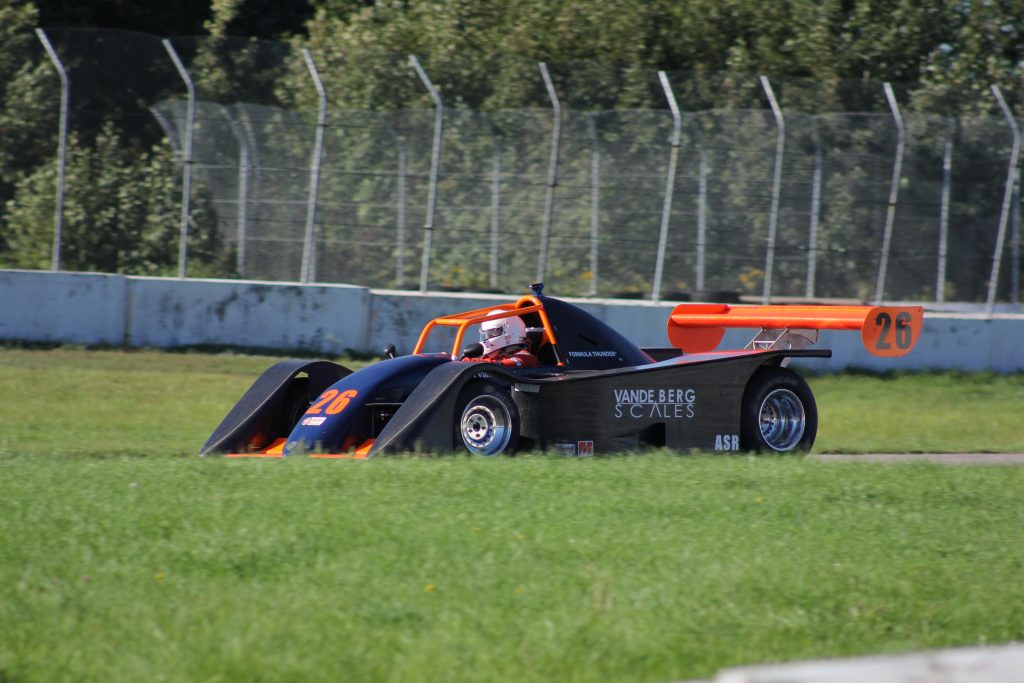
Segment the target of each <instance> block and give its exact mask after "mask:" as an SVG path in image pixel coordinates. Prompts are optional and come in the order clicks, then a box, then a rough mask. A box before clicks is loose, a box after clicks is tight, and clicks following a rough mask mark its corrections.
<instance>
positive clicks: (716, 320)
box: [668, 304, 924, 356]
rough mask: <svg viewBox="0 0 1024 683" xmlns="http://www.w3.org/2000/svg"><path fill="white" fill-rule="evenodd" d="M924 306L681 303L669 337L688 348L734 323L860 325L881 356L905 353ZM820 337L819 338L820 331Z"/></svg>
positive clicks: (707, 347) (710, 340)
mask: <svg viewBox="0 0 1024 683" xmlns="http://www.w3.org/2000/svg"><path fill="white" fill-rule="evenodd" d="M923 321H924V309H923V308H921V307H920V306H788V305H773V306H730V305H729V304H679V305H678V306H676V307H675V309H674V310H673V311H672V314H671V315H670V316H669V319H668V339H669V342H670V343H671V344H672V345H673V346H675V347H676V348H677V349H680V350H682V351H684V352H687V353H701V352H705V351H713V350H714V349H715V348H717V347H718V344H719V343H720V342H721V341H722V337H723V336H724V335H725V329H726V328H730V327H748V328H755V329H760V330H762V331H767V330H781V331H798V330H852V331H856V330H859V331H860V338H861V341H862V342H863V343H864V348H866V349H867V350H868V351H870V352H871V353H873V354H874V355H876V356H903V355H905V354H907V353H909V352H910V350H911V349H912V348H914V345H915V344H916V343H917V338H918V337H919V336H920V335H921V327H922V324H923ZM814 341H816V336H815V339H814Z"/></svg>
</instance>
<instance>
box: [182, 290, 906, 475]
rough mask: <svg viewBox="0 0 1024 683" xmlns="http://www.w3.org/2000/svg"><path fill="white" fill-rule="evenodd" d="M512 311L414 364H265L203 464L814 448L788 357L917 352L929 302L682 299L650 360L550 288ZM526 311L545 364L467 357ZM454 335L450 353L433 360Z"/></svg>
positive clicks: (814, 418) (455, 328)
mask: <svg viewBox="0 0 1024 683" xmlns="http://www.w3.org/2000/svg"><path fill="white" fill-rule="evenodd" d="M531 290H532V293H531V294H530V295H528V296H524V297H522V298H520V299H518V300H516V301H513V302H509V303H505V304H499V305H495V306H488V307H486V308H481V309H477V310H473V311H467V312H464V313H458V314H455V315H452V316H447V317H442V318H437V319H435V320H432V321H430V322H429V323H427V325H426V327H425V328H424V330H423V332H422V333H421V335H420V338H419V341H418V342H417V344H416V347H415V349H414V350H413V352H412V353H411V354H410V355H407V356H396V355H395V353H394V349H393V347H389V349H388V350H387V355H388V358H385V359H384V360H381V361H379V362H377V363H374V364H372V365H369V366H367V367H365V368H363V369H361V370H358V371H356V372H353V371H351V370H349V369H347V368H345V367H344V366H341V365H338V364H336V363H332V362H329V361H300V360H295V361H285V362H282V363H278V364H276V365H274V366H272V367H270V368H269V369H267V370H266V371H265V372H264V373H263V374H262V375H261V376H260V377H259V378H258V379H257V380H256V382H255V383H254V384H253V385H252V387H251V388H250V389H249V390H248V391H247V392H246V393H245V394H244V395H243V396H242V398H241V399H240V400H239V401H238V403H237V404H236V405H235V406H234V408H232V409H231V411H230V412H229V413H228V415H227V416H226V417H225V418H224V420H223V421H222V422H221V423H220V425H219V426H218V427H217V428H216V430H214V432H213V434H212V435H211V436H210V438H209V439H208V440H207V442H206V444H205V445H204V446H203V448H202V451H201V452H202V454H203V455H207V454H214V453H224V454H226V455H229V456H233V457H286V456H289V455H296V454H303V455H307V456H309V457H322V458H354V459H362V458H368V457H371V456H374V455H377V454H379V453H397V452H452V451H463V452H465V451H468V452H470V453H474V454H478V455H498V454H507V453H514V452H516V451H517V450H530V451H540V450H547V451H557V452H561V453H567V454H573V455H591V454H594V453H611V452H618V451H631V450H637V449H640V448H645V447H656V448H661V447H665V448H670V449H674V450H681V451H688V450H700V451H733V452H736V451H768V452H789V451H806V450H809V449H810V448H811V446H812V444H813V443H814V438H815V435H816V433H817V426H818V424H817V423H818V414H817V408H816V406H815V402H814V397H813V395H812V394H811V390H810V388H809V387H808V386H807V383H806V382H805V381H804V380H803V379H802V378H801V377H800V376H799V375H798V374H797V373H795V372H793V371H792V370H790V369H788V368H787V367H786V365H787V362H788V360H789V359H791V358H796V357H820V358H827V357H829V356H831V351H829V350H824V349H821V350H818V349H812V348H809V347H810V346H812V345H813V344H814V343H815V342H816V341H817V338H818V330H821V329H844V330H860V331H861V337H862V339H863V341H864V344H865V346H866V347H867V348H868V349H869V350H870V351H871V352H872V353H875V354H877V355H883V356H898V355H903V354H905V353H907V352H909V351H910V349H911V348H912V347H913V346H914V344H915V343H916V342H917V337H918V336H919V334H920V330H921V326H922V317H923V312H922V309H921V308H919V307H869V306H784V305H782V306H738V305H737V306H730V305H726V304H680V305H678V306H677V307H676V308H675V309H674V310H673V312H672V313H671V315H670V316H669V321H668V338H669V341H670V343H671V344H672V346H671V347H669V348H658V349H641V348H639V347H637V346H636V345H634V344H633V343H631V342H630V341H629V340H627V339H626V338H625V337H624V336H623V335H621V334H619V333H618V332H616V331H615V330H613V329H612V328H610V327H609V326H608V325H605V324H604V323H602V322H601V321H600V320H598V319H596V318H595V317H593V316H592V315H590V314H589V313H587V312H586V311H584V310H582V309H581V308H578V307H577V306H574V305H572V304H570V303H568V302H566V301H561V300H559V299H556V298H552V297H547V296H544V295H543V293H542V286H541V285H534V286H533V287H532V288H531ZM512 315H518V316H519V317H520V318H521V319H522V321H523V322H524V323H525V324H526V326H527V330H528V337H529V343H530V345H531V347H532V348H531V351H532V352H533V354H534V355H535V356H536V357H537V358H538V359H539V360H540V363H541V366H540V367H536V368H509V367H504V366H502V365H498V364H493V363H484V362H462V360H463V359H465V358H466V357H467V356H473V355H475V354H478V353H479V345H469V346H468V347H467V348H466V349H465V350H464V351H462V352H459V349H461V348H462V342H463V339H464V338H465V337H466V333H467V332H468V331H469V330H471V329H473V328H474V326H479V325H480V324H481V323H485V322H487V321H490V320H495V319H499V318H503V317H507V316H512ZM727 327H748V328H752V329H756V330H758V331H757V332H756V334H755V336H754V337H753V339H752V340H751V342H750V343H749V344H747V345H746V347H745V348H742V349H734V350H716V347H717V346H718V344H719V343H720V341H721V340H722V338H723V336H724V333H725V328H727ZM439 330H447V333H448V335H449V338H450V337H454V340H453V341H452V342H451V350H450V351H444V352H430V353H428V352H425V351H424V349H425V348H426V347H427V344H428V342H429V340H430V338H431V335H432V333H435V334H434V336H435V337H436V336H438V335H437V334H436V333H437V332H438V331H439Z"/></svg>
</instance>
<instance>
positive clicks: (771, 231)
mask: <svg viewBox="0 0 1024 683" xmlns="http://www.w3.org/2000/svg"><path fill="white" fill-rule="evenodd" d="M761 87H762V88H763V89H764V94H765V95H766V96H767V97H768V103H769V104H770V105H771V107H772V114H774V115H775V125H776V127H777V128H778V135H777V136H776V139H775V169H774V172H773V173H772V208H771V211H770V213H769V214H768V248H767V250H766V254H765V259H764V291H763V293H762V296H761V298H762V300H763V302H764V303H766V304H767V303H769V302H770V301H771V299H772V270H773V269H774V267H775V238H776V235H777V234H778V230H779V196H780V194H781V193H782V159H783V152H784V151H785V145H786V119H785V118H784V117H783V116H782V108H781V107H779V103H778V101H777V100H776V99H775V91H774V90H772V84H771V83H769V82H768V77H767V76H761Z"/></svg>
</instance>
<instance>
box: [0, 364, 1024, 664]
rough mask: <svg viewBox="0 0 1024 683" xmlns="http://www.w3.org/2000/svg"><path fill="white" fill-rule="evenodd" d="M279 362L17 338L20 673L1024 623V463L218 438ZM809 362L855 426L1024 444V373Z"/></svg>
mask: <svg viewBox="0 0 1024 683" xmlns="http://www.w3.org/2000/svg"><path fill="white" fill-rule="evenodd" d="M273 361H274V359H266V358H254V357H239V356H230V355H218V356H211V355H200V354H160V353H143V352H139V353H128V354H125V353H114V352H89V351H74V350H57V351H46V352H43V351H29V350H12V349H6V350H0V396H2V398H0V416H2V418H0V424H2V427H3V432H2V436H0V439H2V441H0V681H4V682H5V683H6V682H7V681H41V680H65V679H75V680H89V681H93V680H95V681H100V680H102V681H136V680H147V681H148V680H168V681H194V680H225V681H234V680H264V681H295V680H330V681H335V680H346V681H349V680H351V681H364V680H366V681H391V680H409V681H453V680H473V681H492V680H493V681H534V680H536V681H662V680H672V679H685V678H692V677H701V676H704V677H706V676H710V675H712V674H713V673H714V672H715V671H717V670H719V669H721V668H722V667H725V666H732V665H739V664H745V663H757V662H769V661H784V660H793V659H803V658H810V657H826V656H843V655H855V654H867V653H879V652H901V651H908V650H916V649H922V648H931V647H943V646H954V645H975V644H979V643H1000V642H1007V641H1011V640H1021V639H1024V613H1022V612H1021V610H1020V609H1019V605H1021V604H1024V555H1022V554H1021V551H1020V548H1021V547H1024V506H1021V504H1020V501H1021V500H1024V468H1016V467H942V466H936V465H928V464H912V465H870V464H861V463H853V464H835V463H822V462H816V461H812V460H807V459H803V458H797V457H783V458H771V457H762V458H751V457H746V456H732V457H726V456H717V457H716V456H674V455H669V454H666V453H655V454H651V455H645V456H637V455H632V456H628V455H627V456H621V457H607V458H590V459H582V460H579V459H573V458H561V457H556V456H538V455H527V456H525V457H519V458H512V459H502V458H499V459H472V458H467V457H447V458H436V459H430V458H386V459H377V460H372V461H369V462H363V463H355V462H338V461H330V462H324V461H313V460H307V459H305V458H294V459H290V460H287V461H230V460H225V459H222V458H206V459H201V458H197V457H194V453H195V452H196V450H197V449H198V446H199V445H200V444H201V443H202V441H203V440H205V438H206V436H207V434H208V432H209V431H210V430H211V429H212V428H213V426H215V424H216V423H217V421H219V419H220V417H221V416H222V415H223V413H224V412H225V411H226V410H227V408H228V407H230V405H231V403H232V402H233V401H234V400H235V399H236V398H237V397H238V395H240V394H241V393H242V391H244V389H245V388H246V387H247V386H248V384H249V383H250V382H251V381H252V379H253V378H254V377H255V375H256V374H257V373H258V372H259V371H261V370H262V369H263V368H264V367H265V366H266V365H267V364H269V363H270V362H273ZM811 384H812V387H813V388H814V390H815V393H816V395H817V396H818V399H819V404H820V405H821V409H822V427H821V433H820V436H819V445H820V446H821V447H823V448H825V449H827V450H854V451H870V450H899V449H902V448H907V447H908V446H906V445H905V444H919V446H913V445H911V446H909V447H910V448H918V447H920V448H924V447H929V448H931V446H928V444H932V443H937V444H938V446H935V449H936V450H944V451H946V450H975V449H974V448H972V447H971V446H970V444H971V443H972V442H971V440H970V434H966V435H964V434H962V433H961V432H964V431H966V430H968V428H969V424H968V423H969V422H970V421H971V420H973V419H981V420H982V421H983V422H984V421H986V420H987V421H988V423H989V424H991V425H993V426H992V427H991V429H989V430H988V432H985V434H987V435H988V436H987V437H986V438H987V439H988V440H985V441H983V442H982V446H983V448H982V449H983V450H1015V449H1020V441H1019V437H1017V436H1016V435H1013V434H1011V433H1010V432H1012V430H1011V429H1009V427H1008V426H1007V427H1004V426H1003V425H1004V423H1005V424H1006V425H1008V424H1009V423H1010V421H1011V417H1012V415H1011V413H1012V412H1013V411H1014V407H1013V405H1012V404H1011V405H1009V406H1007V405H1004V404H1005V403H1006V402H1007V401H1016V405H1017V406H1019V405H1020V398H1021V391H1022V381H1021V378H1020V377H987V378H978V377H975V376H956V375H907V376H898V377H889V378H879V377H872V376H842V377H834V378H830V377H812V378H811ZM960 389H962V391H958V390H960ZM891 394H896V395H897V396H898V397H901V398H897V399H893V398H890V395H891ZM957 395H960V396H963V395H969V396H970V397H971V401H970V402H964V401H961V402H959V403H958V404H954V403H951V402H954V400H955V396H957ZM967 403H969V404H970V406H972V407H971V408H970V409H969V410H977V411H978V412H977V413H971V412H968V414H967V416H966V417H964V418H961V417H960V411H959V410H956V411H954V410H953V408H954V407H956V406H959V407H960V408H963V407H964V406H965V405H967ZM923 408H925V409H927V410H922V409H923ZM940 409H941V410H940ZM915 410H917V411H921V412H930V411H932V410H935V411H939V414H938V415H935V416H922V417H920V418H917V421H916V422H914V423H913V424H910V425H908V424H905V421H906V420H908V419H911V418H912V416H913V415H914V414H915ZM965 410H967V409H966V408H965ZM837 420H838V422H837ZM933 420H934V422H932V421H933ZM922 421H924V422H923V423H922ZM958 421H960V422H961V424H960V427H959V428H957V426H956V424H957V423H958ZM950 422H952V423H954V424H953V425H952V426H947V424H946V423H950ZM922 424H923V425H924V426H925V427H927V428H928V429H929V430H932V431H934V430H945V431H941V432H938V433H939V434H948V435H949V440H948V441H947V440H940V437H939V436H936V435H935V434H933V433H931V432H930V433H929V435H928V437H927V438H924V437H921V436H920V435H917V436H913V437H900V434H901V433H902V431H905V430H907V429H908V428H909V427H914V428H917V429H922ZM983 435H984V434H983ZM901 438H907V439H915V440H914V441H901ZM844 440H846V441H849V442H850V443H852V446H851V447H850V448H849V449H844V448H843V441H844ZM889 440H892V441H893V442H895V443H896V444H897V446H896V447H895V448H887V447H886V446H887V445H888V444H889V443H890V441H889ZM957 444H965V446H964V447H963V448H958V447H957ZM816 450H820V448H819V449H816ZM182 456H185V457H182Z"/></svg>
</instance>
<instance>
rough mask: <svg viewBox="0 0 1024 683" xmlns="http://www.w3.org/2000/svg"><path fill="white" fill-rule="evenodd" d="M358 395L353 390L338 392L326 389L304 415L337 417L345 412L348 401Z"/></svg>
mask: <svg viewBox="0 0 1024 683" xmlns="http://www.w3.org/2000/svg"><path fill="white" fill-rule="evenodd" d="M358 395H359V392H358V391H356V390H355V389H346V390H345V391H342V392H339V391H338V390H337V389H328V390H327V391H325V392H324V393H322V394H320V398H318V399H317V400H316V401H314V402H313V405H311V406H310V407H309V410H307V411H306V415H320V414H321V413H326V414H327V415H337V414H338V413H340V412H341V411H343V410H345V406H347V405H348V404H349V401H351V400H352V399H354V398H355V397H356V396H358Z"/></svg>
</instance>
